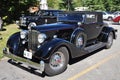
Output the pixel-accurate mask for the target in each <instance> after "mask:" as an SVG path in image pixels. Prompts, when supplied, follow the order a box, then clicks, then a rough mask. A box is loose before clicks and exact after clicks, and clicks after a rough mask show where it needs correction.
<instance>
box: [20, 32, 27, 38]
mask: <svg viewBox="0 0 120 80" xmlns="http://www.w3.org/2000/svg"><path fill="white" fill-rule="evenodd" d="M26 35H27V31H26V30H23V31H21V32H20V38H21V39H25V37H26Z"/></svg>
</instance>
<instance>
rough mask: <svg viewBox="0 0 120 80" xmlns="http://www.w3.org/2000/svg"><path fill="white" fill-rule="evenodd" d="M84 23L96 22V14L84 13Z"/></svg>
mask: <svg viewBox="0 0 120 80" xmlns="http://www.w3.org/2000/svg"><path fill="white" fill-rule="evenodd" d="M85 22H86V23H96V22H97V15H96V14H86V20H85Z"/></svg>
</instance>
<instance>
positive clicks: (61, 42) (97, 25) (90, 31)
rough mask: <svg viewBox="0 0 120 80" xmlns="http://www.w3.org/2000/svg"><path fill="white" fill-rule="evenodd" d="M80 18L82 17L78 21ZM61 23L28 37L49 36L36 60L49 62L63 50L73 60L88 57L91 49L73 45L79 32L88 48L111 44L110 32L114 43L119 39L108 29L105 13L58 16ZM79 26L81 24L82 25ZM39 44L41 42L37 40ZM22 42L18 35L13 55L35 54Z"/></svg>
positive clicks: (11, 41)
mask: <svg viewBox="0 0 120 80" xmlns="http://www.w3.org/2000/svg"><path fill="white" fill-rule="evenodd" d="M76 15H77V16H80V17H74V16H76ZM79 18H80V19H79ZM94 18H95V19H94ZM57 19H58V22H57V23H52V24H44V25H38V26H36V27H32V28H31V29H30V30H29V31H28V34H29V32H30V31H33V30H34V31H38V32H39V33H44V34H46V35H47V39H46V40H45V41H44V42H43V43H42V44H40V47H39V48H37V50H36V51H34V53H33V58H34V59H36V60H38V61H39V60H41V59H42V60H49V57H50V55H51V54H52V53H53V52H54V51H56V50H57V49H58V48H59V47H62V46H64V47H66V48H67V49H68V51H69V54H70V57H71V58H75V57H79V56H82V55H85V54H87V53H88V51H87V50H86V49H87V48H86V49H80V48H77V47H76V46H75V45H74V44H73V41H74V39H75V35H76V34H77V33H79V32H83V33H84V34H85V35H86V36H87V40H86V45H85V47H89V46H91V45H92V46H93V45H94V44H96V45H97V44H98V43H100V42H102V43H105V42H107V37H108V35H109V33H110V32H113V34H114V39H115V38H116V34H115V30H114V29H113V28H111V27H108V26H105V25H104V23H103V21H102V13H101V12H84V11H83V12H63V13H60V14H59V15H58V17H57ZM78 22H80V24H79V25H78ZM54 36H56V37H54ZM28 38H29V37H28ZM35 40H36V41H37V39H35ZM22 41H23V40H22V39H20V34H19V33H15V34H13V35H12V36H11V37H10V38H9V40H8V43H7V45H8V48H9V49H10V50H11V51H12V53H13V54H15V55H17V56H21V57H23V51H24V50H25V49H27V50H28V51H29V50H31V49H29V48H28V42H27V41H28V40H27V39H26V40H25V41H26V43H25V44H22ZM93 43H94V44H93ZM96 49H97V48H96ZM93 50H94V49H93Z"/></svg>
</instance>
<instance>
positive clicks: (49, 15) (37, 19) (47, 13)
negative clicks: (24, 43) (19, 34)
mask: <svg viewBox="0 0 120 80" xmlns="http://www.w3.org/2000/svg"><path fill="white" fill-rule="evenodd" d="M59 12H62V11H61V10H39V11H38V12H35V13H34V14H33V13H32V14H30V15H24V14H22V16H21V17H20V20H19V22H17V24H18V25H19V26H20V28H22V29H27V28H28V27H33V26H37V25H41V24H50V23H55V22H57V14H58V13H59Z"/></svg>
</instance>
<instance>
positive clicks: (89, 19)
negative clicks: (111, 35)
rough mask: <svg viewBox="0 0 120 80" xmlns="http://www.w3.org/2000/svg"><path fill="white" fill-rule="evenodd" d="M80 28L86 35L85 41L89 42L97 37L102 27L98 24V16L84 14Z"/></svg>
mask: <svg viewBox="0 0 120 80" xmlns="http://www.w3.org/2000/svg"><path fill="white" fill-rule="evenodd" d="M82 28H83V29H84V31H85V33H86V34H87V39H88V40H90V39H94V38H97V37H98V36H99V34H100V31H101V29H102V25H101V24H100V22H98V16H97V15H96V14H86V18H85V22H84V24H83V25H82Z"/></svg>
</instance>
